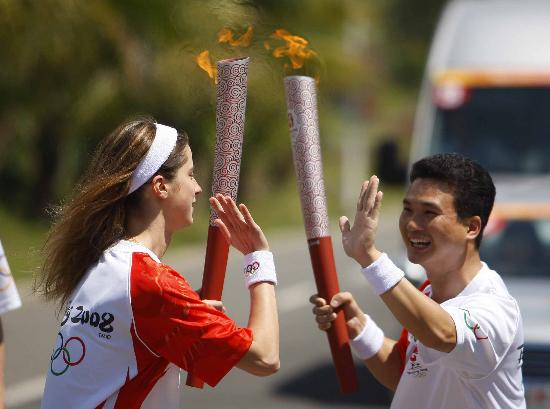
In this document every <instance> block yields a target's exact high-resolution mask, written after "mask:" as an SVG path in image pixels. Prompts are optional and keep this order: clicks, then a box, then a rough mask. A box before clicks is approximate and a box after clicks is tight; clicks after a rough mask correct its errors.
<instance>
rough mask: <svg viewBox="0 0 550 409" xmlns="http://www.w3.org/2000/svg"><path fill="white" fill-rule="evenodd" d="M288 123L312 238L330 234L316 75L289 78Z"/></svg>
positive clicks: (308, 228) (303, 203)
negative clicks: (312, 76) (314, 76)
mask: <svg viewBox="0 0 550 409" xmlns="http://www.w3.org/2000/svg"><path fill="white" fill-rule="evenodd" d="M285 90H286V98H287V107H288V125H289V128H290V136H291V140H292V153H293V155H294V168H295V169H296V176H297V178H298V189H299V190H300V199H301V201H302V214H303V217H304V224H305V228H306V236H307V238H308V239H314V238H318V237H325V236H329V235H330V233H329V228H328V214H327V201H326V195H325V184H324V181H323V163H322V159H321V144H320V142H319V126H318V124H319V122H318V118H317V90H316V84H315V81H314V79H313V78H310V77H297V76H293V77H286V78H285Z"/></svg>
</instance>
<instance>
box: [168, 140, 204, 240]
mask: <svg viewBox="0 0 550 409" xmlns="http://www.w3.org/2000/svg"><path fill="white" fill-rule="evenodd" d="M184 155H185V157H186V158H187V160H186V161H185V163H184V164H183V165H182V166H181V168H179V170H178V172H177V173H176V177H175V178H174V180H172V181H170V182H168V183H167V185H168V188H169V199H168V202H167V206H166V209H165V216H166V217H168V218H169V219H168V220H167V222H168V225H169V227H170V228H171V229H174V230H178V229H181V228H184V227H187V226H190V225H191V224H193V206H194V204H195V202H196V201H197V195H198V194H199V193H201V192H202V188H201V187H200V186H199V184H198V182H197V181H196V180H195V176H194V173H193V171H194V167H193V154H192V152H191V148H190V147H189V145H188V146H186V147H185V149H184Z"/></svg>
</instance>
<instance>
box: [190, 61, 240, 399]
mask: <svg viewBox="0 0 550 409" xmlns="http://www.w3.org/2000/svg"><path fill="white" fill-rule="evenodd" d="M248 62H249V58H248V57H245V58H236V59H229V60H222V61H218V64H217V82H216V84H217V87H216V152H215V158H214V172H213V178H212V194H213V195H216V194H218V193H221V194H223V195H229V196H231V197H232V198H233V200H237V189H238V186H239V171H240V167H241V156H242V146H243V135H244V123H245V110H246V94H247V75H248ZM216 218H217V214H216V212H215V211H214V210H211V212H210V224H209V226H208V240H207V244H206V256H205V260H204V272H203V277H202V289H201V294H200V296H201V299H209V300H221V298H222V292H223V284H224V280H225V270H226V267H227V256H228V253H229V243H227V241H226V240H225V237H224V236H223V234H222V232H221V231H220V229H219V228H218V227H216V226H215V225H214V220H216ZM187 385H188V386H194V387H196V388H202V387H203V385H204V382H203V381H202V380H201V379H199V378H197V377H196V376H193V374H189V376H188V377H187Z"/></svg>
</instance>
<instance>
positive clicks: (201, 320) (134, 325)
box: [41, 241, 252, 409]
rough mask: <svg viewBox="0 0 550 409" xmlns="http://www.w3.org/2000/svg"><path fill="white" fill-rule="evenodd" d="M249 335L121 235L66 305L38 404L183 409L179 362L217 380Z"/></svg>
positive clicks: (99, 408)
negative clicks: (120, 239) (43, 389)
mask: <svg viewBox="0 0 550 409" xmlns="http://www.w3.org/2000/svg"><path fill="white" fill-rule="evenodd" d="M251 342H252V332H251V330H249V329H247V328H237V327H236V326H235V323H234V322H233V320H231V319H230V318H228V317H227V316H225V315H224V314H223V313H221V312H219V311H216V310H215V309H214V308H212V307H209V306H207V305H206V304H204V303H202V302H201V300H200V298H199V296H198V295H197V293H196V292H194V291H193V290H192V289H191V288H190V287H189V284H188V283H187V281H185V279H184V278H183V277H181V275H179V274H178V273H177V272H176V271H174V270H173V269H171V268H170V267H169V266H167V265H165V264H162V263H160V261H159V259H158V258H157V256H156V255H155V254H154V253H153V252H151V251H150V250H149V249H147V248H145V247H143V246H140V245H139V244H135V243H132V242H128V241H120V242H119V243H117V244H116V245H114V246H113V247H111V248H109V249H107V250H106V251H105V252H104V253H103V255H102V257H101V258H100V260H99V261H98V263H97V264H96V265H95V266H94V267H92V268H91V269H90V270H89V271H88V273H87V274H86V275H85V276H84V278H83V279H82V281H81V282H80V283H79V285H78V286H77V288H76V289H75V290H74V292H73V294H72V296H71V299H70V301H69V302H68V306H67V309H66V311H65V315H64V317H63V319H62V321H61V325H60V329H59V333H58V334H57V337H56V340H55V344H54V348H53V352H52V355H51V357H50V365H49V368H48V376H47V379H46V387H45V391H44V397H43V399H42V406H41V407H42V408H43V409H50V408H51V409H54V408H55V409H60V408H63V409H65V408H67V409H69V408H71V409H72V408H78V409H94V408H97V409H113V408H114V409H118V408H120V409H133V408H143V409H145V408H147V409H156V408H162V409H177V408H179V407H180V394H181V391H180V381H179V374H180V370H179V368H178V367H180V368H183V369H185V370H189V371H190V372H192V373H193V374H195V375H197V376H198V377H199V378H200V379H203V380H204V381H205V382H206V383H208V384H209V385H211V386H214V385H216V384H217V383H218V382H219V381H220V380H221V379H222V378H223V376H224V375H225V374H226V373H227V372H228V371H229V370H230V369H231V368H232V367H233V366H235V364H236V363H238V362H239V360H240V359H241V358H242V356H243V355H244V354H245V353H246V351H247V350H248V348H249V347H250V344H251Z"/></svg>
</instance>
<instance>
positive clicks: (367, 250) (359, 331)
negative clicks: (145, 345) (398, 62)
mask: <svg viewBox="0 0 550 409" xmlns="http://www.w3.org/2000/svg"><path fill="white" fill-rule="evenodd" d="M410 182H411V185H410V187H409V189H408V191H407V193H406V195H405V198H404V200H403V210H402V213H401V217H400V219H399V228H400V231H401V236H402V239H403V241H404V243H405V245H406V248H407V255H408V258H409V260H410V261H411V262H413V263H417V264H420V265H421V266H422V267H424V269H425V270H426V274H427V278H428V280H427V282H426V283H425V284H424V285H423V286H422V287H421V289H422V291H423V292H421V291H418V290H417V289H416V288H415V287H414V286H413V285H412V284H411V283H410V282H409V281H408V280H407V279H406V278H405V277H404V274H403V272H402V271H401V270H399V269H398V268H397V267H396V266H395V265H394V264H393V263H392V261H391V260H390V259H389V258H388V256H387V255H386V254H384V253H381V252H380V251H378V249H377V248H376V247H375V236H376V229H377V224H378V215H379V210H380V205H381V201H382V192H379V191H378V183H379V182H378V178H377V177H376V176H373V177H371V179H370V180H369V181H368V182H365V183H364V184H363V186H362V189H361V194H360V196H359V200H358V203H357V212H356V215H355V220H354V224H353V226H350V223H349V221H348V219H347V218H346V217H345V216H344V217H342V218H341V219H340V230H341V231H342V243H343V246H344V250H345V252H346V254H347V255H348V256H350V257H352V258H353V259H355V260H356V261H357V262H358V263H359V264H361V267H362V272H363V274H364V275H365V277H366V278H367V280H368V281H369V283H370V285H371V286H372V287H373V289H374V290H375V291H376V292H377V293H378V294H379V295H380V297H381V298H382V300H383V301H384V303H385V304H386V306H387V307H388V308H389V309H390V311H391V312H392V313H393V315H394V316H395V317H396V318H397V320H398V321H399V322H400V323H401V324H402V325H403V327H404V330H403V332H402V334H401V337H400V339H399V340H398V341H396V340H392V339H389V338H387V337H385V336H384V334H383V332H382V330H381V329H380V328H379V327H378V326H377V325H376V323H375V322H374V320H373V319H372V318H370V317H369V316H368V315H365V314H364V313H363V312H362V311H361V309H360V308H359V306H358V305H357V303H356V302H355V300H354V298H353V296H352V295H351V294H349V293H339V294H336V295H335V296H334V297H333V299H332V300H330V303H329V304H327V301H326V300H324V299H322V298H320V297H318V296H317V295H314V296H312V297H311V300H310V301H311V302H312V303H313V304H314V305H315V307H314V309H313V312H314V314H315V318H316V321H317V323H318V325H319V328H320V329H322V330H327V329H328V328H330V325H331V322H332V321H333V320H334V319H335V317H336V313H335V311H338V310H339V309H341V308H343V310H344V314H345V317H346V322H347V327H348V332H349V336H350V339H351V344H352V347H353V349H354V351H355V352H356V353H357V355H358V356H359V357H360V358H361V359H363V360H364V362H365V364H366V366H367V367H368V368H369V370H370V371H371V372H372V374H373V375H374V376H375V377H376V378H377V379H378V380H379V381H380V382H381V383H382V384H383V385H385V386H386V387H388V388H389V389H392V390H395V395H394V398H393V401H392V405H391V408H393V409H402V408H407V409H415V408H418V409H420V408H421V409H426V408H445V409H469V408H475V409H489V408H499V409H501V408H513V409H522V408H525V400H524V389H523V383H522V375H521V363H522V357H521V355H522V348H523V329H522V320H521V315H520V312H519V308H518V305H517V302H516V301H515V299H514V298H513V297H512V296H510V294H509V293H508V291H507V289H506V286H505V285H504V283H503V281H502V280H501V278H500V276H499V275H498V274H497V273H496V272H494V271H492V270H491V269H490V267H488V266H487V265H486V264H485V263H483V262H482V261H481V260H480V256H479V245H480V242H481V239H482V235H483V229H484V228H485V226H486V224H487V220H488V218H489V214H490V213H491V209H492V207H493V202H494V197H495V187H494V185H493V182H492V180H491V177H490V175H489V174H488V172H487V171H486V170H485V169H483V168H482V167H481V166H480V165H479V164H477V163H476V162H474V161H472V160H469V159H467V158H464V157H463V156H461V155H458V154H440V155H434V156H431V157H428V158H425V159H422V160H420V161H418V162H416V163H415V164H414V165H413V168H412V172H411V175H410Z"/></svg>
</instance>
